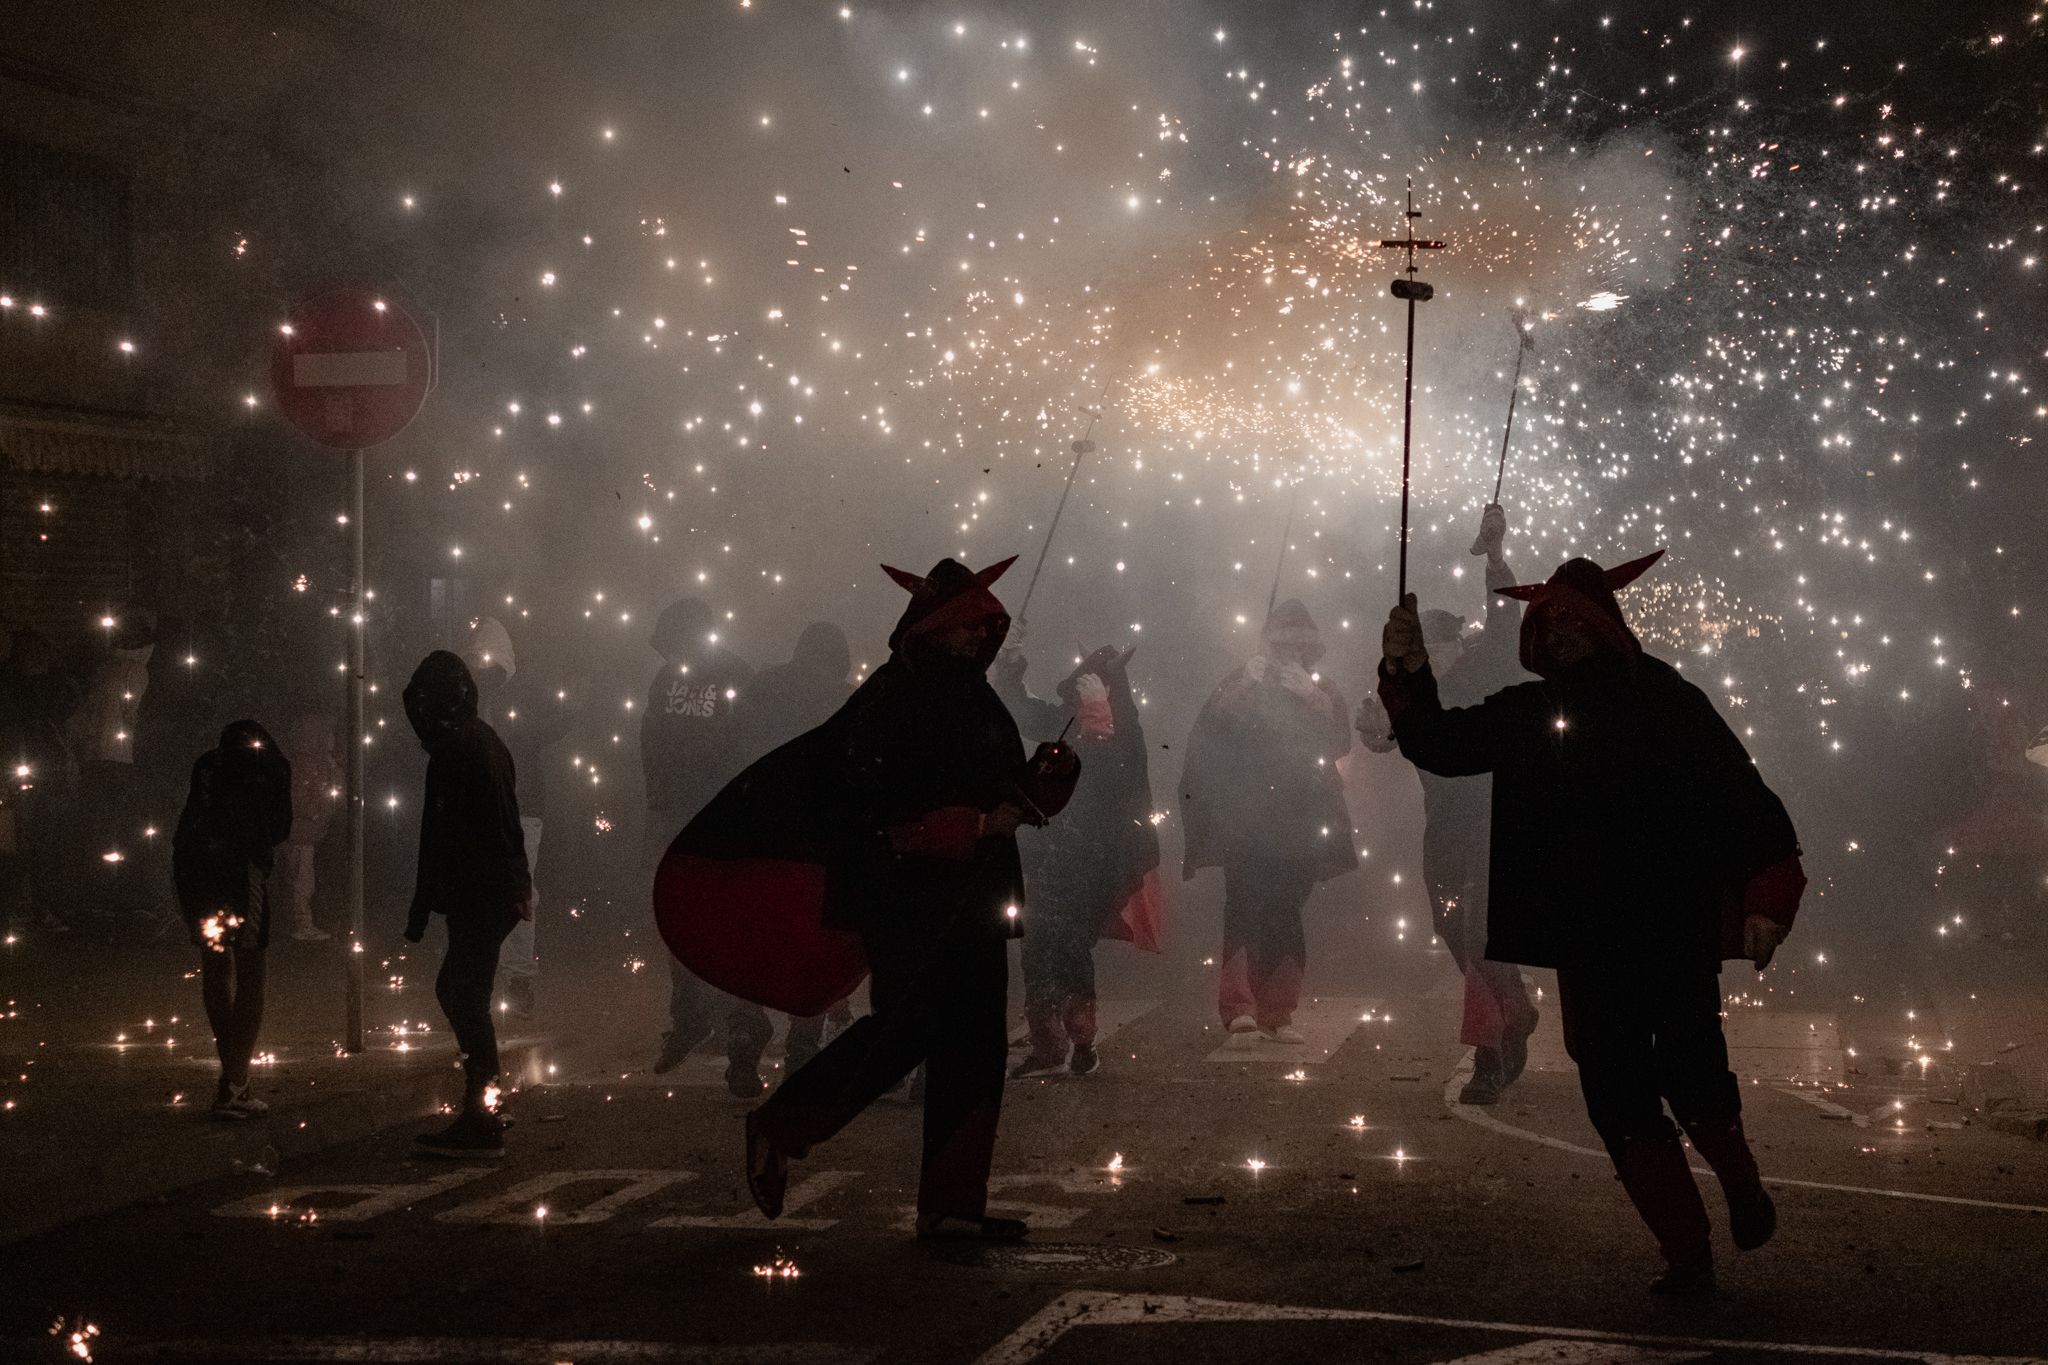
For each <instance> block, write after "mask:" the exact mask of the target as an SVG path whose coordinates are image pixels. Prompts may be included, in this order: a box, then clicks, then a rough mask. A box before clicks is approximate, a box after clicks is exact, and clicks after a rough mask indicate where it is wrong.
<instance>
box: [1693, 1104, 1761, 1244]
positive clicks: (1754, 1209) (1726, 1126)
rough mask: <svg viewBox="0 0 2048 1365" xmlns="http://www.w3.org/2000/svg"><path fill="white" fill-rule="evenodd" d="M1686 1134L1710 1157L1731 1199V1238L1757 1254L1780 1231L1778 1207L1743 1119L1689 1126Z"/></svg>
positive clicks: (1698, 1150) (1709, 1160) (1700, 1150)
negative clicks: (1753, 1151) (1773, 1199)
mask: <svg viewBox="0 0 2048 1365" xmlns="http://www.w3.org/2000/svg"><path fill="white" fill-rule="evenodd" d="M1684 1127H1685V1135H1686V1136H1687V1137H1689V1138H1691V1139H1692V1146H1693V1150H1694V1151H1696V1152H1698V1153H1699V1154H1700V1155H1701V1156H1703V1157H1705V1158H1706V1161H1707V1165H1709V1166H1711V1167H1713V1168H1714V1174H1715V1175H1716V1176H1717V1177H1719V1179H1720V1181H1721V1193H1722V1194H1724V1195H1726V1196H1727V1199H1728V1235H1729V1236H1730V1237H1732V1238H1734V1239H1735V1245H1736V1247H1737V1248H1738V1249H1739V1250H1742V1251H1755V1250H1756V1249H1757V1248H1758V1247H1760V1246H1762V1245H1763V1244H1764V1243H1765V1242H1768V1241H1770V1240H1771V1234H1773V1233H1775V1232H1776V1231H1777V1230H1778V1206H1777V1205H1776V1204H1774V1203H1773V1202H1771V1196H1770V1193H1769V1192H1768V1191H1767V1190H1765V1189H1764V1182H1763V1177H1762V1176H1761V1175H1759V1174H1758V1173H1757V1169H1756V1157H1755V1155H1754V1154H1752V1153H1751V1152H1750V1150H1749V1139H1748V1138H1747V1137H1745V1136H1744V1135H1743V1132H1742V1119H1741V1118H1740V1117H1737V1118H1736V1119H1735V1120H1734V1121H1733V1122H1731V1123H1719V1124H1716V1123H1688V1124H1686V1125H1684Z"/></svg>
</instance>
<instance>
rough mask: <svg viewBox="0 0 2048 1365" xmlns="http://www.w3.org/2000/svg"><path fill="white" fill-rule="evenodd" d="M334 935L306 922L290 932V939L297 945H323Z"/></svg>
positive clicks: (310, 922)
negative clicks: (297, 943)
mask: <svg viewBox="0 0 2048 1365" xmlns="http://www.w3.org/2000/svg"><path fill="white" fill-rule="evenodd" d="M333 937H334V935H332V934H330V933H328V932H327V931H326V930H325V929H322V928H321V927H320V926H319V925H317V924H314V923H313V922H312V921H310V920H308V921H307V922H306V923H304V924H301V925H299V926H298V927H296V928H295V929H293V930H292V938H293V939H294V940H295V941H297V942H299V943H325V942H327V940H328V939H331V938H333Z"/></svg>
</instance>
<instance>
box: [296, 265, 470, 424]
mask: <svg viewBox="0 0 2048 1365" xmlns="http://www.w3.org/2000/svg"><path fill="white" fill-rule="evenodd" d="M433 370H434V353H433V350H432V348H431V347H429V346H428V344H427V337H426V333H424V332H422V331H421V330H420V325H419V324H418V323H417V322H414V321H413V320H412V317H411V315H409V314H408V313H407V312H406V311H405V310H404V309H403V308H400V307H399V306H398V305H397V304H396V303H395V302H393V301H392V300H390V299H387V298H385V297H384V296H383V295H381V294H378V293H376V292H375V291H373V290H367V289H337V290H334V291H332V292H330V293H326V294H321V295H319V296H317V297H315V298H311V299H308V300H306V301H305V302H304V303H302V304H300V305H299V306H298V307H297V308H296V309H295V310H293V312H292V316H291V321H289V322H287V323H285V324H284V326H283V327H281V328H279V329H278V339H277V348H276V349H275V350H274V351H273V352H272V354H271V359H270V385H271V388H272V390H273V391H274V392H275V393H276V394H277V405H278V407H279V409H281V410H282V411H283V413H284V415H285V417H286V419H287V420H289V421H290V422H291V424H292V425H293V426H295V427H297V428H298V429H299V430H300V431H302V432H304V433H305V434H306V435H307V436H308V437H310V438H311V439H313V440H315V441H317V442H319V443H320V444H321V445H323V446H330V447H332V448H334V449H336V450H361V449H363V448H365V447H367V446H374V445H381V444H382V443H384V442H385V441H388V440H390V439H391V438H392V437H394V436H396V435H397V434H398V433H399V432H401V431H403V430H405V428H406V426H407V425H408V424H409V423H411V421H412V419H413V418H414V417H416V416H418V415H419V411H420V407H421V405H422V404H424V403H425V402H426V401H427V391H428V390H429V389H431V388H432V387H433V379H434V374H433Z"/></svg>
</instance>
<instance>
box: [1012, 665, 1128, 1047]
mask: <svg viewBox="0 0 2048 1365" xmlns="http://www.w3.org/2000/svg"><path fill="white" fill-rule="evenodd" d="M1135 652H1136V648H1135V646H1134V647H1133V648H1131V649H1126V650H1119V649H1117V648H1116V647H1115V646H1113V645H1105V646H1103V647H1102V648H1100V649H1098V650H1096V651H1095V652H1094V653H1092V654H1090V655H1089V656H1088V657H1087V658H1085V659H1083V660H1082V661H1081V663H1080V664H1079V665H1077V666H1076V667H1075V669H1074V671H1073V672H1072V673H1070V674H1069V675H1068V676H1067V677H1066V679H1065V680H1064V681H1062V682H1061V683H1060V685H1059V698H1060V702H1061V703H1062V705H1061V706H1060V708H1059V709H1060V710H1061V711H1064V712H1065V713H1066V714H1065V715H1064V716H1061V718H1060V723H1061V725H1062V726H1064V725H1065V724H1066V723H1067V720H1068V718H1069V717H1071V720H1072V729H1071V731H1070V732H1069V733H1070V736H1071V738H1070V742H1071V744H1072V745H1073V749H1074V752H1075V755H1076V756H1077V757H1078V758H1079V759H1080V761H1081V767H1082V770H1083V771H1085V772H1086V773H1087V774H1088V776H1087V779H1086V780H1085V781H1083V782H1082V783H1080V785H1079V786H1077V787H1076V788H1075V790H1074V799H1073V801H1072V803H1070V804H1069V805H1068V806H1067V808H1066V809H1065V810H1064V811H1062V812H1060V814H1058V815H1057V816H1055V817H1053V818H1052V819H1050V820H1048V821H1047V822H1046V824H1045V827H1044V828H1043V829H1040V830H1037V831H1035V832H1033V833H1031V834H1028V835H1022V836H1020V841H1021V842H1022V844H1023V853H1024V873H1025V883H1026V885H1028V886H1029V887H1030V888H1031V897H1030V900H1029V902H1028V903H1027V904H1026V906H1025V913H1026V916H1027V922H1028V928H1027V931H1026V933H1025V935H1024V941H1023V944H1022V948H1023V968H1024V1021H1025V1024H1026V1025H1027V1027H1028V1028H1029V1029H1030V1051H1029V1052H1028V1053H1027V1054H1026V1055H1025V1057H1024V1059H1023V1060H1022V1061H1020V1062H1019V1063H1018V1064H1017V1066H1016V1068H1015V1069H1014V1070H1013V1071H1012V1072H1011V1074H1012V1075H1013V1076H1029V1075H1032V1074H1035V1073H1038V1072H1045V1071H1052V1070H1055V1069H1057V1068H1059V1067H1061V1066H1065V1067H1067V1068H1068V1069H1069V1070H1070V1071H1072V1072H1073V1074H1074V1075H1076V1076H1087V1075H1090V1074H1092V1073H1093V1072H1094V1071H1095V1070H1096V1069H1097V1068H1098V1067H1099V1066H1100V1065H1101V1059H1100V1056H1099V1055H1098V1053H1097V1052H1096V1049H1095V1038H1096V1017H1095V1015H1096V1009H1095V944H1096V941H1097V940H1098V939H1102V938H1121V939H1127V940H1131V941H1133V942H1136V943H1138V944H1139V945H1140V946H1141V947H1144V948H1146V949H1148V950H1149V951H1153V952H1157V951H1158V949H1159V941H1158V935H1159V881H1158V877H1157V875H1156V869H1157V868H1158V866H1159V836H1158V834H1157V832H1156V831H1155V830H1154V829H1153V827H1152V784H1151V781H1150V778H1149V776H1148V774H1147V771H1146V754H1145V731H1144V728H1143V727H1142V726H1141V725H1140V724H1139V721H1138V704H1137V701H1136V699H1134V698H1133V697H1132V695H1131V680H1130V673H1129V667H1130V660H1131V655H1132V654H1133V653H1135ZM1018 681H1019V683H1021V681H1022V680H1021V678H1019V679H1018ZM1006 700H1008V701H1009V705H1010V710H1011V713H1012V714H1013V715H1014V714H1016V712H1017V709H1018V708H1017V705H1016V702H1015V700H1014V699H1006ZM1070 1048H1071V1052H1070V1051H1069V1049H1070Z"/></svg>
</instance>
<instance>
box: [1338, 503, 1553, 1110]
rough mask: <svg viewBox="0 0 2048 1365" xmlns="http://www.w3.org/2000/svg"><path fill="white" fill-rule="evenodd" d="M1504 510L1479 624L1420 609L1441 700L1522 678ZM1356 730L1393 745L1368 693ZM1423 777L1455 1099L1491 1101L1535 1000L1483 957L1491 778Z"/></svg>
mask: <svg viewBox="0 0 2048 1365" xmlns="http://www.w3.org/2000/svg"><path fill="white" fill-rule="evenodd" d="M1507 529H1508V523H1507V514H1506V512H1505V511H1503V510H1502V509H1501V507H1500V506H1499V505H1498V504H1491V505H1489V506H1488V507H1487V508H1486V511H1485V512H1484V513H1483V514H1482V516H1481V519H1480V525H1479V539H1478V540H1477V541H1476V542H1475V543H1474V545H1473V553H1474V554H1484V555H1485V556H1486V587H1487V595H1486V625H1485V629H1484V630H1483V631H1482V632H1481V633H1480V634H1479V635H1478V636H1477V637H1476V638H1474V637H1472V636H1471V635H1469V634H1468V633H1467V632H1466V630H1465V620H1464V618H1463V617H1461V616H1456V615H1453V614H1452V613H1450V612H1448V611H1438V610H1431V611H1425V612H1423V613H1422V637H1423V642H1424V643H1425V644H1426V645H1427V646H1428V648H1429V660H1430V668H1431V671H1432V672H1433V673H1434V674H1435V675H1436V678H1437V695H1438V697H1439V698H1440V699H1441V700H1442V702H1443V704H1444V705H1445V706H1453V707H1455V706H1476V705H1477V704H1478V703H1480V702H1481V701H1484V700H1485V699H1486V698H1487V697H1488V696H1490V695H1492V694H1493V693H1495V692H1498V691H1499V690H1500V689H1501V688H1503V687H1507V686H1510V685H1512V684H1514V683H1518V682H1522V681H1524V680H1525V679H1526V678H1527V677H1528V675H1527V674H1526V673H1524V672H1523V671H1522V667H1521V664H1520V663H1519V662H1518V660H1517V658H1516V654H1517V640H1518V636H1519V632H1520V628H1521V616H1522V604H1521V603H1520V602H1518V601H1517V600H1515V599H1514V598H1512V597H1508V596H1506V595H1504V593H1503V592H1502V589H1504V588H1507V587H1510V586H1512V585H1513V583H1514V581H1515V577H1514V571H1513V570H1512V569H1510V568H1509V567H1508V561H1507V556H1506V553H1505V551H1504V549H1503V546H1504V543H1505V541H1506V537H1507ZM1358 730H1359V737H1360V738H1361V739H1363V740H1364V741H1365V745H1366V747H1367V748H1369V749H1372V750H1373V751H1375V752H1377V753H1385V752H1387V751H1388V750H1390V749H1392V748H1393V747H1394V740H1393V735H1392V730H1391V727H1390V726H1389V725H1388V724H1387V719H1386V711H1385V708H1383V707H1382V706H1381V705H1380V702H1379V698H1378V697H1377V696H1370V695H1369V696H1367V697H1366V698H1365V700H1364V701H1362V702H1360V703H1359V717H1358ZM1417 771H1418V773H1419V775H1420V776H1421V778H1422V812H1423V828H1422V875H1423V880H1424V882H1425V883H1426V884H1427V885H1428V888H1429V897H1430V902H1431V905H1432V908H1433V909H1434V911H1435V920H1436V932H1437V937H1439V938H1441V939H1442V940H1443V942H1444V946H1445V947H1446V948H1448V949H1450V953H1451V960H1452V961H1454V962H1455V963H1457V965H1458V970H1459V972H1461V973H1462V974H1463V975H1464V978H1465V1002H1464V1017H1463V1020H1462V1023H1461V1025H1460V1029H1459V1035H1458V1037H1459V1041H1460V1042H1462V1043H1464V1044H1465V1045H1466V1046H1468V1047H1470V1048H1471V1049H1472V1076H1471V1079H1470V1080H1469V1081H1468V1082H1467V1083H1466V1084H1465V1087H1464V1089H1463V1090H1462V1091H1461V1092H1460V1093H1459V1095H1458V1099H1459V1102H1460V1103H1462V1104H1497V1103H1499V1101H1500V1095H1501V1092H1502V1091H1503V1090H1505V1089H1506V1088H1507V1087H1508V1086H1510V1085H1512V1084H1514V1082H1515V1080H1516V1079H1517V1078H1518V1077H1520V1076H1521V1074H1522V1070H1523V1068H1524V1067H1525V1066H1527V1065H1528V1061H1529V1035H1530V1034H1531V1033H1533V1032H1534V1031H1535V1029H1536V1004H1535V1002H1534V1001H1533V1000H1531V999H1530V998H1529V986H1528V983H1527V982H1526V981H1524V980H1523V979H1522V971H1521V968H1519V967H1516V966H1514V965H1512V964H1510V963H1506V962H1490V961H1488V960H1487V957H1486V890H1487V878H1486V850H1487V821H1488V815H1487V812H1488V808H1489V804H1490V802H1491V798H1492V791H1493V784H1492V780H1491V779H1490V778H1488V777H1485V776H1483V775H1482V776H1478V777H1439V776H1437V775H1436V774H1435V773H1432V772H1424V771H1422V770H1420V769H1418V770H1417Z"/></svg>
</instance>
